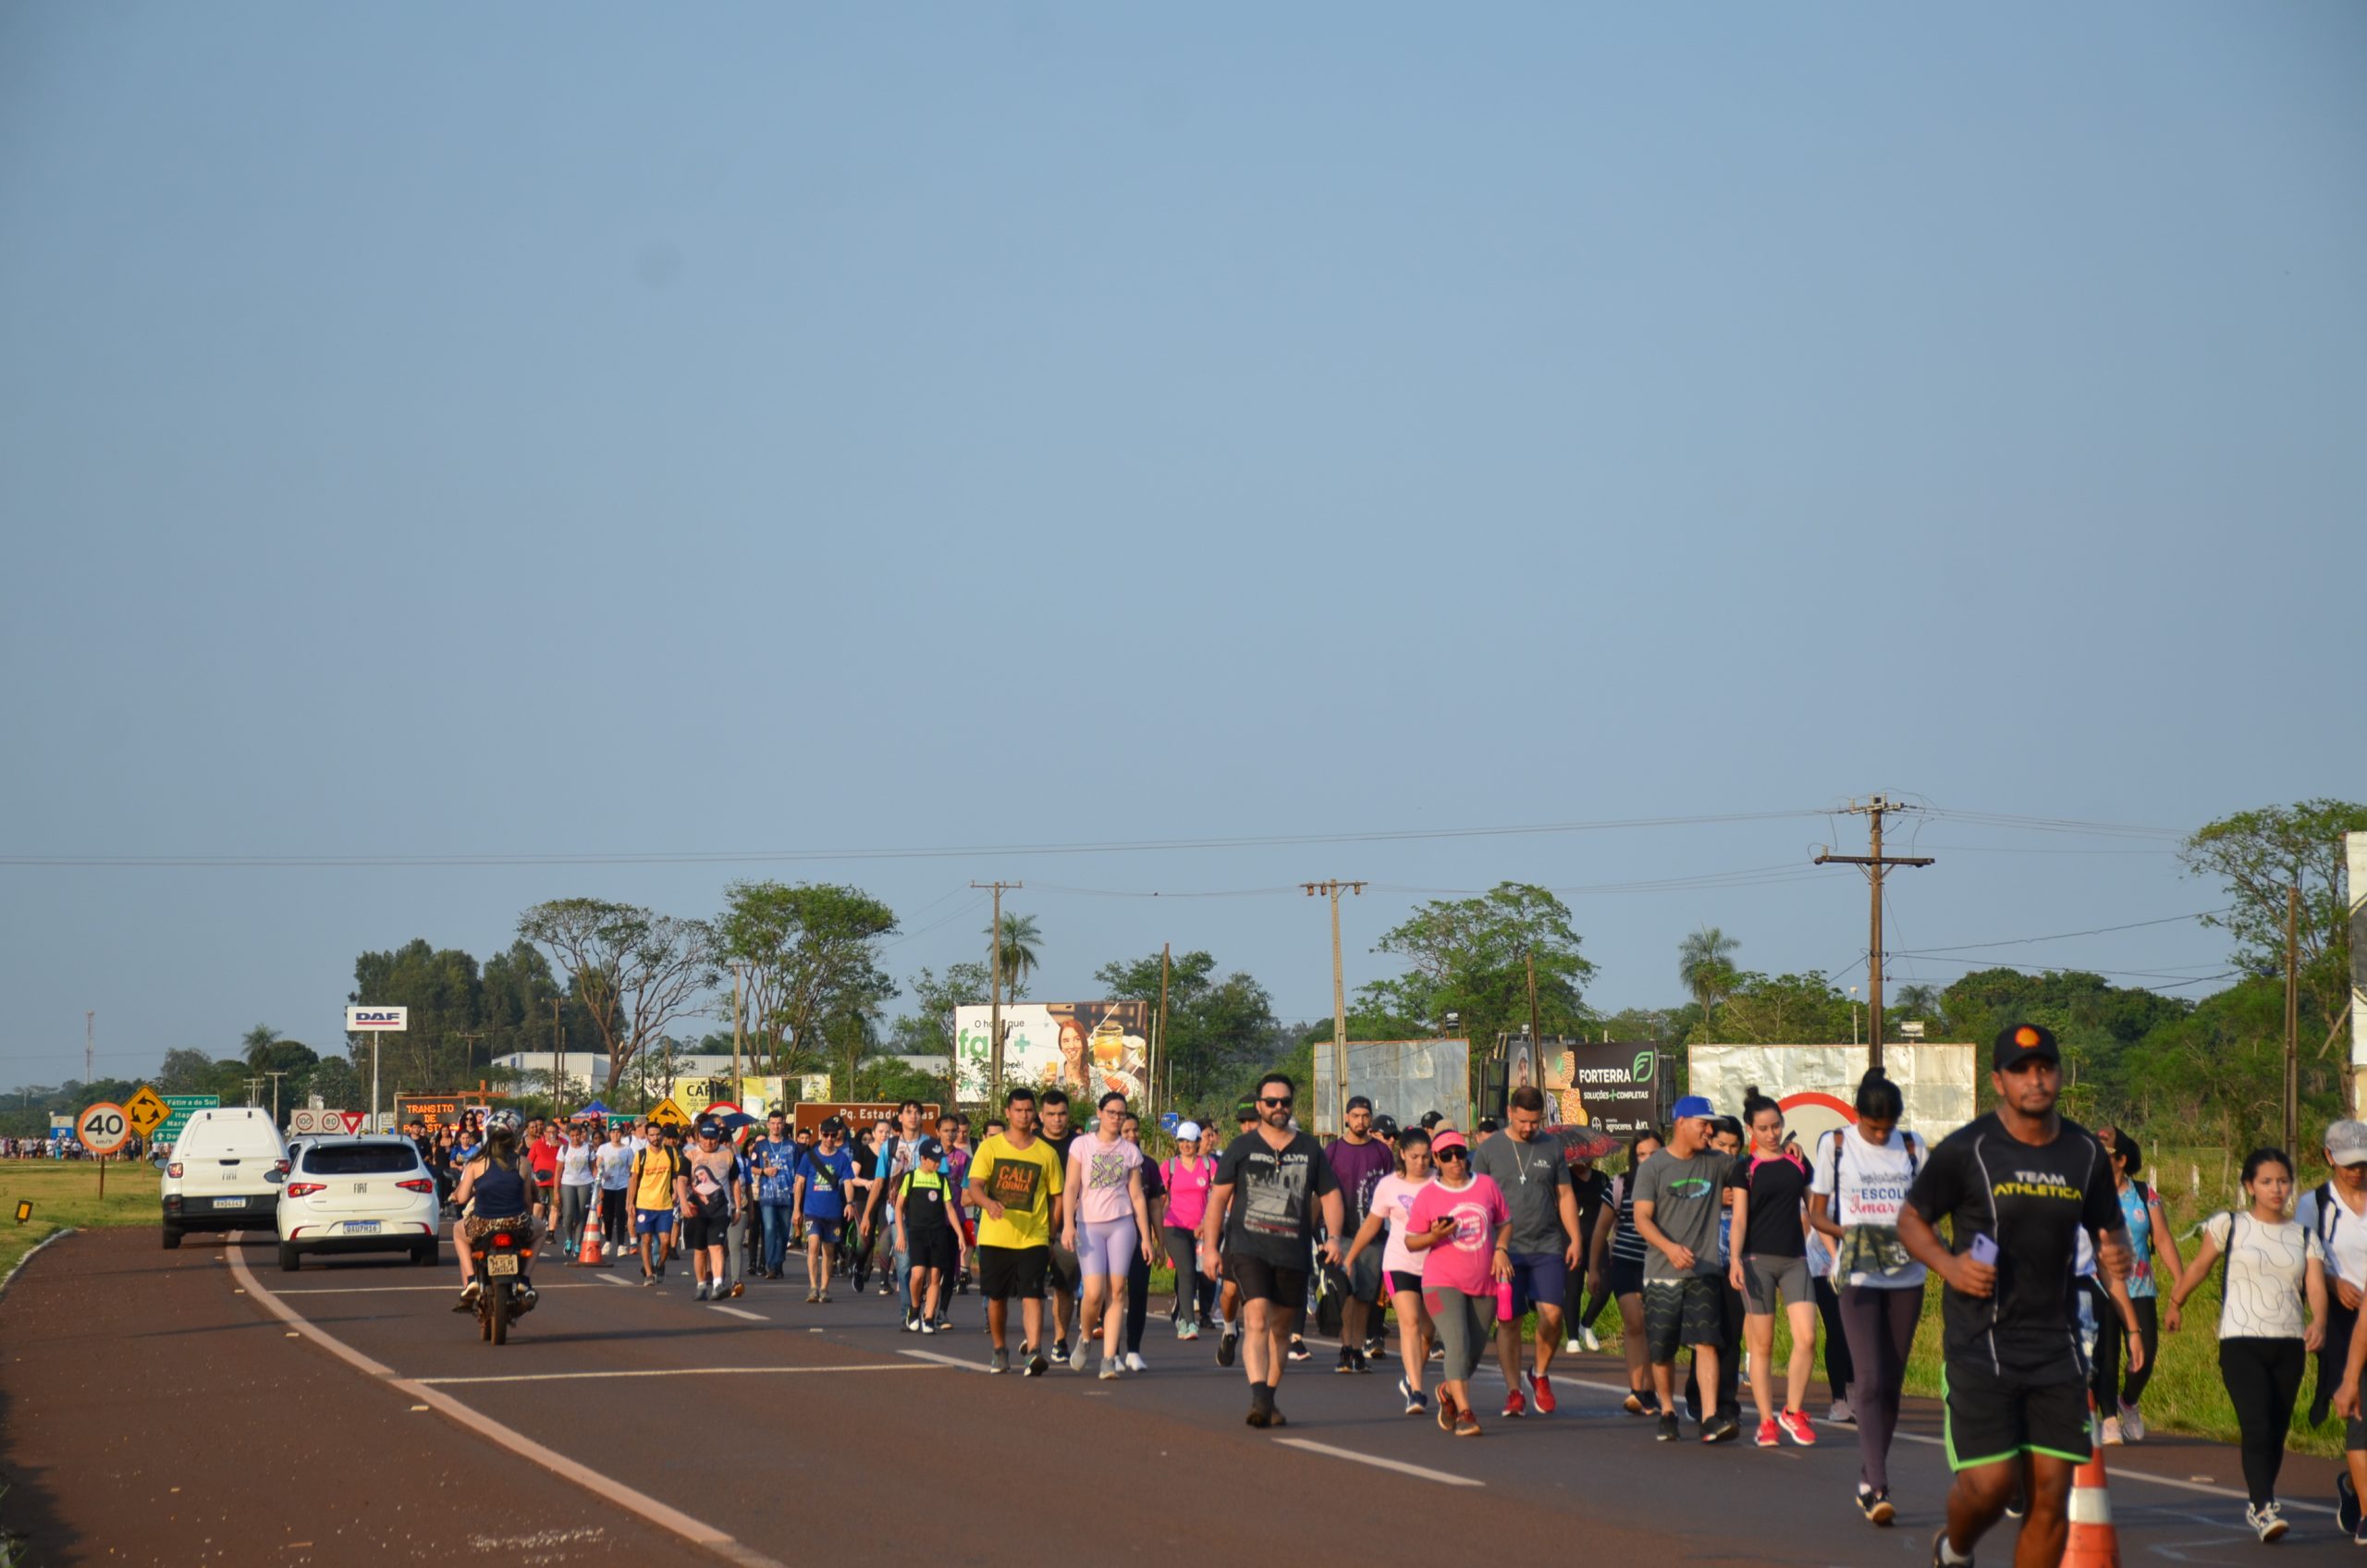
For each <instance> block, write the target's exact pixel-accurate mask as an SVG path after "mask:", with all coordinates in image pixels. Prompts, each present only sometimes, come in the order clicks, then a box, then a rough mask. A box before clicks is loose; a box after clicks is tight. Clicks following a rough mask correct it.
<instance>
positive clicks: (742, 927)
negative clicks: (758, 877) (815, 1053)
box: [715, 882, 896, 1072]
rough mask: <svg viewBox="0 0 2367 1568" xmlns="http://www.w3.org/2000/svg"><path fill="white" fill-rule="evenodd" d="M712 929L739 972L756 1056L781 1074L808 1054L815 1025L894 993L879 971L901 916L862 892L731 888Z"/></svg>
mask: <svg viewBox="0 0 2367 1568" xmlns="http://www.w3.org/2000/svg"><path fill="white" fill-rule="evenodd" d="M715 929H716V937H717V948H718V951H719V954H720V956H721V957H723V958H725V959H728V960H732V961H735V962H738V963H739V965H740V970H741V974H742V977H743V979H742V991H741V998H742V1009H743V1013H744V1016H745V1017H746V1018H747V1019H748V1021H749V1023H750V1027H751V1029H752V1031H753V1032H754V1035H755V1039H756V1041H757V1044H756V1047H755V1050H756V1054H757V1055H758V1056H760V1057H762V1056H768V1057H770V1058H771V1059H772V1060H773V1061H774V1063H775V1066H776V1069H777V1070H778V1071H779V1072H789V1071H791V1065H792V1060H793V1059H794V1058H795V1057H797V1056H798V1055H800V1054H801V1053H804V1054H811V1050H812V1043H811V1042H809V1041H808V1040H807V1038H806V1036H807V1034H808V1032H809V1031H810V1030H811V1029H812V1028H813V1027H814V1025H815V1023H816V1021H817V1020H819V1019H821V1018H823V1017H825V1016H826V1015H828V1013H830V1012H832V1011H835V1010H837V1009H839V1008H840V1006H842V1005H843V1004H845V1003H847V1002H849V1001H850V1000H852V999H854V998H865V999H869V1000H872V1001H876V1000H877V998H879V997H881V996H884V995H889V994H892V993H893V991H894V989H895V987H894V986H893V985H892V984H890V983H889V980H888V978H887V976H886V974H884V973H883V972H882V971H881V970H880V968H879V941H880V938H881V937H887V936H890V935H892V934H893V933H894V931H895V929H896V912H895V911H894V910H891V909H889V907H888V906H887V905H886V904H884V903H882V902H880V901H879V900H877V899H875V898H873V897H872V896H871V895H870V894H868V893H866V892H865V891H864V890H863V889H862V888H849V887H840V886H836V885H833V884H830V883H823V882H802V883H799V884H797V885H796V886H794V887H790V886H786V885H784V884H782V883H779V882H734V883H733V884H731V886H730V887H729V888H726V889H725V890H724V908H723V913H722V914H721V915H720V916H719V917H718V918H717V921H716V927H715Z"/></svg>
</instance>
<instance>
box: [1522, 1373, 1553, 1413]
mask: <svg viewBox="0 0 2367 1568" xmlns="http://www.w3.org/2000/svg"><path fill="white" fill-rule="evenodd" d="M1520 1380H1521V1386H1522V1387H1523V1388H1526V1389H1527V1390H1528V1398H1529V1403H1532V1404H1534V1405H1536V1406H1537V1414H1539V1415H1552V1414H1553V1405H1554V1401H1553V1379H1552V1378H1548V1377H1547V1376H1546V1375H1545V1374H1544V1373H1542V1372H1524V1373H1522V1374H1521V1375H1520Z"/></svg>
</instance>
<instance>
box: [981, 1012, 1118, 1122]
mask: <svg viewBox="0 0 2367 1568" xmlns="http://www.w3.org/2000/svg"><path fill="white" fill-rule="evenodd" d="M1002 1026H1003V1046H1002V1081H1003V1082H1004V1083H1005V1084H1034V1085H1036V1087H1038V1088H1046V1087H1049V1086H1051V1085H1054V1084H1057V1085H1059V1086H1060V1087H1061V1088H1063V1089H1066V1090H1067V1091H1068V1092H1069V1095H1070V1096H1071V1097H1072V1098H1076V1097H1079V1096H1082V1097H1083V1098H1084V1100H1085V1103H1086V1104H1088V1105H1090V1104H1091V1103H1092V1102H1093V1101H1095V1100H1098V1099H1099V1098H1100V1097H1101V1096H1103V1095H1105V1094H1108V1093H1109V1092H1110V1090H1112V1089H1115V1090H1117V1091H1118V1092H1119V1093H1120V1094H1122V1095H1123V1096H1126V1097H1127V1098H1128V1099H1130V1100H1135V1101H1139V1100H1140V1099H1141V1098H1142V1094H1143V1086H1144V1071H1145V1063H1146V1061H1147V1058H1148V1056H1149V1049H1150V1009H1149V1007H1148V1005H1147V1004H1146V1003H1143V1002H1016V1003H1013V1004H1012V1006H1010V1007H1007V1008H1004V1009H1003V1010H1002ZM992 1031H993V1010H992V1009H990V1008H983V1007H958V1008H955V1009H954V1010H953V1060H954V1065H955V1070H956V1078H955V1087H956V1089H957V1091H958V1093H959V1096H960V1097H961V1098H963V1099H964V1100H970V1101H983V1100H984V1099H985V1098H986V1097H987V1094H988V1092H989V1080H990V1079H991V1078H992V1076H993V1072H994V1035H993V1032H992Z"/></svg>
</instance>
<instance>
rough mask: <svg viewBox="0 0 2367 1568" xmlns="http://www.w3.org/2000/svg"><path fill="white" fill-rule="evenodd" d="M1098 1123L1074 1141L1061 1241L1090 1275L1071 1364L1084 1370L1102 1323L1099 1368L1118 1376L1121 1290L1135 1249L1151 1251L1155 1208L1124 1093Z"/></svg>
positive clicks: (1109, 1102) (1105, 1104)
mask: <svg viewBox="0 0 2367 1568" xmlns="http://www.w3.org/2000/svg"><path fill="white" fill-rule="evenodd" d="M1099 1109H1100V1114H1099V1116H1098V1118H1097V1119H1096V1120H1097V1122H1098V1125H1097V1126H1096V1127H1095V1128H1094V1130H1093V1131H1092V1132H1090V1133H1083V1134H1081V1135H1080V1136H1079V1137H1078V1138H1077V1140H1076V1141H1075V1142H1074V1143H1073V1144H1071V1145H1069V1169H1068V1176H1067V1181H1066V1183H1065V1185H1064V1187H1063V1190H1062V1197H1063V1199H1064V1200H1065V1201H1064V1202H1063V1203H1062V1205H1061V1208H1062V1211H1063V1215H1064V1218H1063V1219H1062V1221H1061V1244H1062V1245H1063V1246H1066V1247H1067V1248H1068V1249H1069V1250H1070V1251H1072V1252H1073V1253H1075V1254H1076V1256H1077V1264H1078V1267H1079V1270H1080V1272H1081V1273H1082V1274H1083V1275H1084V1277H1085V1279H1084V1283H1085V1305H1084V1307H1083V1309H1082V1311H1081V1312H1080V1313H1079V1315H1078V1318H1077V1334H1076V1349H1075V1353H1074V1354H1073V1357H1072V1358H1071V1360H1070V1362H1069V1366H1070V1367H1071V1368H1072V1369H1073V1370H1075V1371H1078V1372H1082V1371H1084V1370H1085V1346H1086V1345H1087V1344H1089V1343H1090V1342H1091V1341H1092V1339H1093V1336H1094V1331H1095V1330H1094V1325H1095V1324H1096V1323H1097V1322H1098V1324H1099V1325H1100V1336H1101V1376H1102V1377H1104V1378H1115V1377H1117V1376H1118V1373H1119V1370H1120V1361H1119V1349H1120V1345H1121V1344H1122V1341H1123V1338H1124V1335H1125V1329H1126V1304H1125V1298H1124V1296H1123V1294H1122V1292H1124V1290H1125V1288H1126V1276H1127V1275H1128V1274H1129V1273H1130V1272H1131V1271H1132V1270H1133V1268H1134V1256H1135V1255H1136V1254H1137V1253H1139V1254H1141V1255H1142V1256H1143V1258H1144V1260H1145V1261H1146V1262H1147V1261H1148V1259H1149V1256H1150V1245H1151V1243H1150V1214H1149V1211H1148V1207H1147V1205H1146V1204H1145V1203H1144V1201H1143V1151H1142V1150H1141V1149H1139V1148H1136V1147H1135V1146H1134V1145H1133V1144H1131V1143H1128V1142H1127V1141H1126V1139H1125V1137H1124V1136H1123V1135H1122V1125H1123V1123H1124V1121H1125V1116H1126V1096H1123V1095H1121V1094H1118V1093H1116V1092H1115V1091H1112V1092H1111V1093H1110V1094H1106V1095H1104V1096H1101V1105H1100V1108H1099Z"/></svg>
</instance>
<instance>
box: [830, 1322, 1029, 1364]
mask: <svg viewBox="0 0 2367 1568" xmlns="http://www.w3.org/2000/svg"><path fill="white" fill-rule="evenodd" d="M814 1331H815V1332H816V1333H817V1334H818V1333H820V1332H821V1331H822V1330H821V1329H815V1330H814ZM896 1354H898V1355H909V1356H911V1357H912V1358H913V1359H914V1360H915V1361H934V1362H936V1363H937V1364H938V1366H962V1367H967V1368H968V1369H969V1370H970V1371H973V1372H991V1371H993V1370H994V1368H993V1367H991V1366H987V1364H986V1363H985V1362H983V1361H964V1360H963V1359H962V1358H961V1357H960V1356H958V1355H939V1354H938V1353H937V1352H935V1351H933V1350H899V1351H898V1352H897V1353H896Z"/></svg>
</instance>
